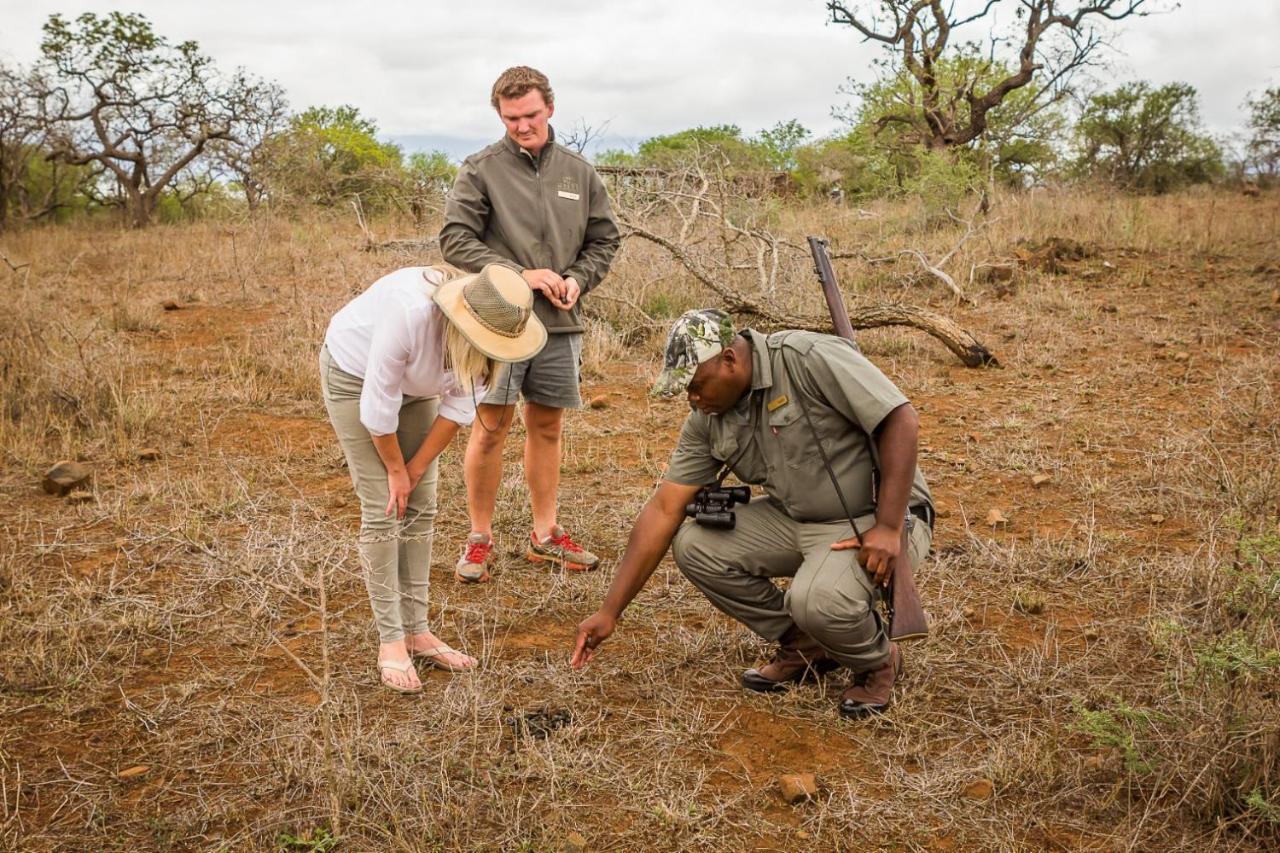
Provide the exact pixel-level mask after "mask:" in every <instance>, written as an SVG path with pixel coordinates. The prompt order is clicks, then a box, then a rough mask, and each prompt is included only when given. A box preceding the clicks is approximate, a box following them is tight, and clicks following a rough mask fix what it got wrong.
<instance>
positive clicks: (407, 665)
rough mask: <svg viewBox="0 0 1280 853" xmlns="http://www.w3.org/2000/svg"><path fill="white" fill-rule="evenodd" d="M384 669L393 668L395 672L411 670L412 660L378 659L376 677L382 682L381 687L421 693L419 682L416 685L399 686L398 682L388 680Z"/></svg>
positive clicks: (401, 691) (399, 691)
mask: <svg viewBox="0 0 1280 853" xmlns="http://www.w3.org/2000/svg"><path fill="white" fill-rule="evenodd" d="M384 669H391V670H395V671H396V672H402V673H408V672H410V671H411V670H413V661H412V660H405V661H398V660H380V661H378V679H379V680H380V681H381V682H382V686H383V687H385V688H387V689H388V690H394V691H395V692H397V693H421V692H422V685H421V684H419V685H418V686H417V687H401V686H400V685H399V684H393V683H392V682H390V681H388V680H387V676H386V673H384V672H383V670H384Z"/></svg>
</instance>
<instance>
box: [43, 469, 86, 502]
mask: <svg viewBox="0 0 1280 853" xmlns="http://www.w3.org/2000/svg"><path fill="white" fill-rule="evenodd" d="M92 476H93V472H92V471H90V470H89V468H88V467H87V466H85V465H81V464H80V463H79V462H72V461H70V460H63V461H62V462H59V463H58V464H57V465H54V466H53V467H52V468H50V469H49V470H48V471H46V472H45V475H44V482H43V483H41V485H42V486H43V487H44V490H45V491H46V492H48V493H49V494H51V495H58V496H59V497H61V496H63V495H65V494H67V493H68V492H71V491H72V490H74V489H76V488H78V487H80V486H84V485H86V484H87V483H88V482H89V478H90V477H92Z"/></svg>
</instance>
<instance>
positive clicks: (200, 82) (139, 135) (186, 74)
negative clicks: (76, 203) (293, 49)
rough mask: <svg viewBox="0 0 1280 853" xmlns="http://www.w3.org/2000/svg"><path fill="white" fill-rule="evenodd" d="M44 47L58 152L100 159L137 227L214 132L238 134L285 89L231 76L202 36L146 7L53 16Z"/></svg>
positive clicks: (65, 157) (47, 99) (74, 159)
mask: <svg viewBox="0 0 1280 853" xmlns="http://www.w3.org/2000/svg"><path fill="white" fill-rule="evenodd" d="M40 49H41V52H42V53H43V54H44V58H45V61H46V63H47V66H48V69H49V83H50V85H49V88H48V90H47V91H46V92H45V93H44V98H43V100H44V105H43V109H44V116H45V120H46V122H47V123H48V127H49V128H50V144H51V147H52V150H53V155H52V156H53V157H54V158H56V159H58V160H61V161H62V162H65V163H70V164H76V165H85V164H92V163H97V164H100V165H101V166H102V168H103V169H104V170H105V174H106V175H107V176H109V177H111V178H114V179H115V181H114V182H115V187H116V191H117V192H118V193H119V194H120V195H121V196H122V200H123V203H124V206H125V209H126V211H127V213H128V216H129V220H130V222H131V223H132V224H133V225H135V226H141V225H145V224H146V223H147V222H148V221H149V220H150V218H151V215H152V213H153V212H154V211H155V207H156V203H157V202H158V200H159V198H160V196H161V194H162V193H164V192H165V191H166V189H167V188H169V187H170V186H171V185H172V183H173V181H174V180H175V178H177V177H178V175H179V174H181V173H182V172H183V170H184V169H187V168H188V167H189V166H191V164H192V163H193V162H194V161H195V160H196V159H197V158H199V157H200V156H201V155H202V154H204V153H205V151H206V149H207V147H208V146H209V144H210V143H211V142H212V141H214V140H232V139H236V138H238V136H239V134H240V133H241V132H242V130H243V128H244V127H245V125H246V123H247V122H248V121H249V120H250V119H251V118H252V117H253V116H255V115H257V114H259V113H260V112H261V109H262V107H261V104H262V103H263V101H264V100H269V99H270V98H271V97H272V96H273V95H274V94H275V93H276V91H277V90H276V88H275V87H274V85H273V84H268V83H264V82H262V81H260V80H256V79H253V78H250V77H249V76H248V75H247V74H246V73H245V72H243V71H237V72H236V73H235V74H233V75H231V76H230V77H229V78H226V77H223V76H222V75H220V74H219V73H218V72H217V70H216V69H215V68H214V67H213V63H212V60H210V59H209V58H208V57H206V56H204V55H202V54H201V53H200V50H199V46H198V45H197V44H196V43H195V42H193V41H186V42H182V43H181V44H178V45H171V44H169V42H168V41H167V40H166V39H165V38H164V37H163V36H159V35H157V34H156V33H155V32H153V31H152V29H151V24H150V22H149V21H147V19H146V18H145V17H143V16H141V15H135V14H124V13H120V12H111V13H109V14H107V15H104V16H102V17H99V16H97V15H95V14H93V13H91V12H90V13H85V14H83V15H81V16H80V17H78V18H77V19H76V21H75V23H74V25H73V24H71V23H69V22H68V21H67V20H66V19H64V18H63V17H62V16H61V15H52V16H50V18H49V20H48V21H47V22H46V23H45V25H44V40H43V41H42V42H41V45H40Z"/></svg>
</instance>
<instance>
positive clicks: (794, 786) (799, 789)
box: [778, 773, 818, 805]
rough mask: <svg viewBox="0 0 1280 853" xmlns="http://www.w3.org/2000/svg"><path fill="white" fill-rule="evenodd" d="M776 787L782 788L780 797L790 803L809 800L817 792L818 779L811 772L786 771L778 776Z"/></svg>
mask: <svg viewBox="0 0 1280 853" xmlns="http://www.w3.org/2000/svg"><path fill="white" fill-rule="evenodd" d="M778 787H779V788H780V789H781V790H782V799H784V800H786V801H787V802H788V803H791V804H792V805H794V804H796V803H799V802H803V801H805V800H809V799H812V798H813V795H814V794H816V793H818V781H817V780H816V779H814V777H813V774H812V773H788V774H786V775H785V776H779V777H778Z"/></svg>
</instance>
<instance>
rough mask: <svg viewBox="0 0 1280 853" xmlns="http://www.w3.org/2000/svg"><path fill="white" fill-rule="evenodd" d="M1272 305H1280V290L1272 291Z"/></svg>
mask: <svg viewBox="0 0 1280 853" xmlns="http://www.w3.org/2000/svg"><path fill="white" fill-rule="evenodd" d="M1271 304H1272V305H1280V290H1273V291H1271Z"/></svg>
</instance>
